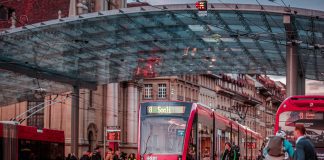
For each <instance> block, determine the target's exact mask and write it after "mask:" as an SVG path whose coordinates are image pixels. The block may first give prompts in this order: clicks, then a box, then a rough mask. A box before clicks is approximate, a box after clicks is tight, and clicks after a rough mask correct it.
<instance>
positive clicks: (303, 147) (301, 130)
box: [294, 124, 317, 160]
mask: <svg viewBox="0 0 324 160" xmlns="http://www.w3.org/2000/svg"><path fill="white" fill-rule="evenodd" d="M305 133H306V129H305V127H304V125H300V124H297V125H296V126H295V132H294V134H295V137H296V138H297V140H296V150H295V153H294V160H317V155H316V152H315V147H314V144H313V143H312V142H311V141H310V140H309V139H308V138H306V137H305Z"/></svg>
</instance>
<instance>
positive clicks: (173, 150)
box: [141, 117, 187, 154]
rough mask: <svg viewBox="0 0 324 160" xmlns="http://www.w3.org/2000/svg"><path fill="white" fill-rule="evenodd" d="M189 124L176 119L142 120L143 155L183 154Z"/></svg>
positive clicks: (157, 118)
mask: <svg viewBox="0 0 324 160" xmlns="http://www.w3.org/2000/svg"><path fill="white" fill-rule="evenodd" d="M186 124H187V122H186V121H185V120H184V119H183V118H176V117H149V118H145V119H143V120H142V125H141V135H142V137H141V154H149V153H154V154H181V153H182V147H183V139H184V135H185V128H186Z"/></svg>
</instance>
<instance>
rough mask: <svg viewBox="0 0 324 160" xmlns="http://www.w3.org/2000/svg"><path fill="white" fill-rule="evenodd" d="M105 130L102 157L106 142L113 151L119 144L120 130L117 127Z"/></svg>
mask: <svg viewBox="0 0 324 160" xmlns="http://www.w3.org/2000/svg"><path fill="white" fill-rule="evenodd" d="M104 130H105V133H104V135H105V138H104V153H103V155H104V156H105V155H106V145H107V142H108V143H109V145H108V146H110V145H112V146H113V149H114V150H115V148H117V147H116V144H118V143H119V142H121V130H120V127H119V126H107V128H105V129H104Z"/></svg>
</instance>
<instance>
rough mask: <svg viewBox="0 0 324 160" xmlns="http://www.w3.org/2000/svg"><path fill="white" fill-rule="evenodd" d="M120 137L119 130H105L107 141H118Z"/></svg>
mask: <svg viewBox="0 0 324 160" xmlns="http://www.w3.org/2000/svg"><path fill="white" fill-rule="evenodd" d="M120 140H121V139H120V131H108V132H107V141H108V142H119V141H120Z"/></svg>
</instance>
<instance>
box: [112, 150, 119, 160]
mask: <svg viewBox="0 0 324 160" xmlns="http://www.w3.org/2000/svg"><path fill="white" fill-rule="evenodd" d="M119 158H120V151H119V150H116V151H115V155H114V158H113V160H119Z"/></svg>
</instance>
